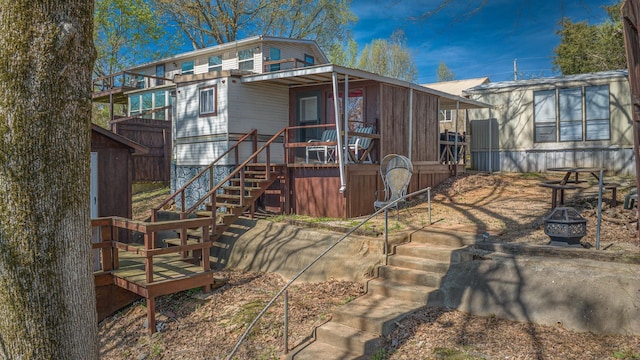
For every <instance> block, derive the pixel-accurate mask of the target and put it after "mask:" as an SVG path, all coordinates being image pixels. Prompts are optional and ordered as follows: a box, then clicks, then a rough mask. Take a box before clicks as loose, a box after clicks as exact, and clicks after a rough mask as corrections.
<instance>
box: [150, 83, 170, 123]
mask: <svg viewBox="0 0 640 360" xmlns="http://www.w3.org/2000/svg"><path fill="white" fill-rule="evenodd" d="M166 94H167V92H166V91H164V90H159V91H156V92H155V93H154V94H153V101H154V103H153V108H154V109H158V108H161V107H164V106H165V105H166V103H167V101H166V96H167V95H166ZM165 112H166V110H164V111H157V112H155V113H153V118H154V119H158V120H164V119H166V115H165Z"/></svg>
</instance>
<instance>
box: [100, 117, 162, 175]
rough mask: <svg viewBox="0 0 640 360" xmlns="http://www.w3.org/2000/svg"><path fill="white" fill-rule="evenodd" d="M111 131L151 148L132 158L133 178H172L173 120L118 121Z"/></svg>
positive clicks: (139, 119) (141, 119) (113, 123)
mask: <svg viewBox="0 0 640 360" xmlns="http://www.w3.org/2000/svg"><path fill="white" fill-rule="evenodd" d="M111 126H112V131H113V132H115V133H116V134H118V135H122V136H124V137H126V138H128V139H130V140H132V141H134V142H136V143H138V144H141V145H144V146H146V147H148V148H149V153H147V154H144V155H135V156H134V157H133V181H134V182H136V181H138V182H140V181H162V182H164V183H165V184H168V183H169V181H170V179H171V121H170V120H154V119H143V118H129V119H123V120H121V121H120V120H116V121H113V122H112V123H111Z"/></svg>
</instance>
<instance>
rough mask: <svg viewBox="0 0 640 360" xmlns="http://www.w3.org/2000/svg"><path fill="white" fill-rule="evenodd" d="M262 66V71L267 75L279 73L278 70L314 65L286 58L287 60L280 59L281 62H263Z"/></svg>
mask: <svg viewBox="0 0 640 360" xmlns="http://www.w3.org/2000/svg"><path fill="white" fill-rule="evenodd" d="M289 64H290V65H289ZM263 65H264V69H263V71H264V72H266V73H268V72H272V71H279V70H291V69H297V68H300V67H307V66H311V65H314V64H313V63H308V62H306V61H304V60H300V59H297V58H288V59H281V60H271V61H265V62H264V63H263ZM300 65H302V66H300Z"/></svg>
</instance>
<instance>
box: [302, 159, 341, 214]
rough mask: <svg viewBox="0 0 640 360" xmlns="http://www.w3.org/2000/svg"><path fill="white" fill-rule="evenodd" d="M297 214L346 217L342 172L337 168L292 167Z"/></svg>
mask: <svg viewBox="0 0 640 360" xmlns="http://www.w3.org/2000/svg"><path fill="white" fill-rule="evenodd" d="M291 172H292V180H293V181H292V185H293V194H294V198H293V201H292V204H293V206H294V208H293V211H294V212H295V213H296V214H303V215H310V216H322V217H331V218H344V217H346V216H347V213H346V205H345V202H346V199H345V197H344V195H343V194H341V193H340V191H339V189H340V174H339V172H338V169H337V168H329V169H326V168H325V169H322V168H319V169H317V168H292V170H291Z"/></svg>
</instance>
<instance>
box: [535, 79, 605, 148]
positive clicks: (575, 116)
mask: <svg viewBox="0 0 640 360" xmlns="http://www.w3.org/2000/svg"><path fill="white" fill-rule="evenodd" d="M533 102H534V115H533V116H534V128H535V132H534V140H535V142H556V141H590V140H609V139H610V116H609V115H610V114H609V85H596V86H585V87H573V88H563V89H554V90H541V91H534V92H533Z"/></svg>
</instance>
